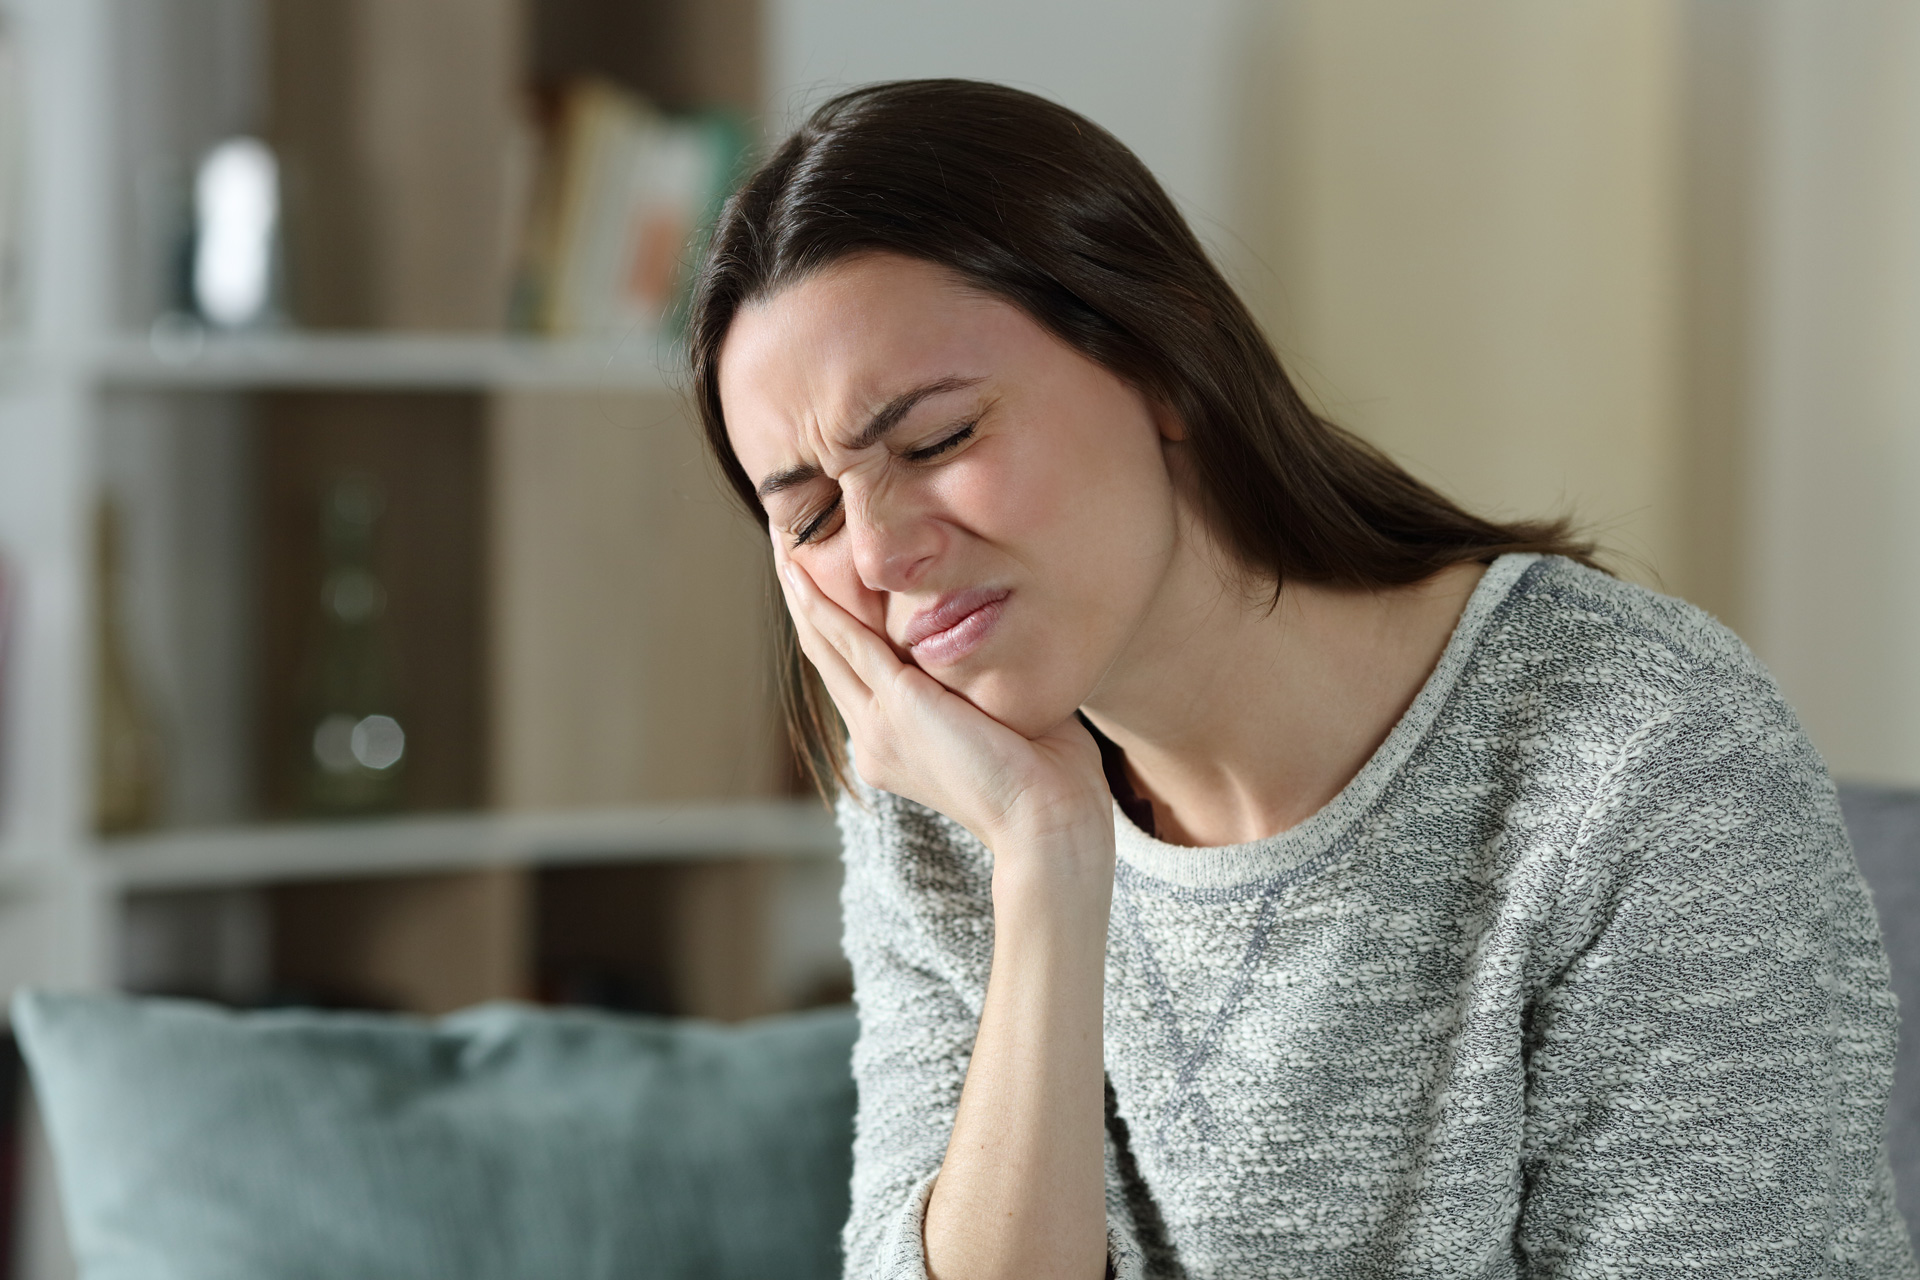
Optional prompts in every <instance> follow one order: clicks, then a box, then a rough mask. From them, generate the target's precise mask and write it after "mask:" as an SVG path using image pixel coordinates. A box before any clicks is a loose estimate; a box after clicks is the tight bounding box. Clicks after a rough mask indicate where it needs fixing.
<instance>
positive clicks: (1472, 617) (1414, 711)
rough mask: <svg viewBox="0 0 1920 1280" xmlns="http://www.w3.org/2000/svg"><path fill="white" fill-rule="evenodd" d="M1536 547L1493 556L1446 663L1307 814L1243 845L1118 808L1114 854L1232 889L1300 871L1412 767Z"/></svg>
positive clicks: (1194, 882) (1175, 880) (1166, 874)
mask: <svg viewBox="0 0 1920 1280" xmlns="http://www.w3.org/2000/svg"><path fill="white" fill-rule="evenodd" d="M1540 558H1541V557H1540V556H1539V555H1538V554H1537V553H1534V552H1512V553H1509V554H1507V555H1503V556H1500V557H1498V558H1497V559H1495V560H1494V562H1493V563H1492V564H1491V565H1489V566H1487V571H1486V572H1485V573H1484V574H1482V575H1481V576H1480V581H1479V582H1478V583H1476V584H1475V585H1474V588H1473V593H1472V594H1471V595H1469V596H1468V597H1467V604H1466V608H1464V609H1462V610H1461V611H1460V618H1459V620H1458V621H1457V622H1455V623H1454V626H1453V633H1452V634H1451V635H1450V636H1449V637H1448V638H1447V644H1446V648H1444V649H1443V650H1441V652H1440V661H1439V662H1437V663H1435V664H1434V668H1433V670H1432V671H1431V672H1429V673H1428V675H1427V679H1426V682H1425V683H1424V684H1422V685H1421V686H1420V692H1419V693H1417V694H1415V695H1414V699H1413V702H1412V703H1411V704H1409V705H1408V707H1407V709H1406V711H1405V712H1403V713H1402V714H1401V716H1400V719H1399V721H1398V722H1397V723H1395V725H1394V726H1393V729H1392V731H1391V732H1389V733H1388V734H1387V737H1386V740H1385V741H1383V742H1382V743H1381V744H1380V746H1379V747H1378V748H1377V749H1375V751H1374V753H1373V755H1372V756H1370V757H1368V759H1367V762H1366V763H1365V764H1364V765H1362V766H1361V767H1360V772H1358V773H1356V774H1355V775H1354V776H1353V777H1352V778H1351V779H1349V780H1348V782H1347V785H1346V786H1344V787H1342V788H1341V789H1340V793H1339V794H1338V795H1336V796H1334V798H1333V799H1331V800H1329V801H1328V802H1327V803H1326V804H1325V805H1323V806H1322V807H1321V808H1320V809H1319V810H1318V811H1317V812H1316V813H1314V814H1313V815H1312V816H1311V817H1309V818H1307V819H1306V820H1304V821H1302V822H1300V823H1298V824H1296V825H1294V826H1291V827H1289V828H1287V829H1286V830H1285V831H1281V832H1278V833H1276V834H1274V835H1271V836H1267V837H1265V838H1264V839H1260V840H1250V841H1247V842H1246V843H1244V844H1223V845H1200V846H1195V845H1178V844H1168V843H1167V842H1166V841H1164V840H1159V839H1156V838H1155V837H1153V836H1150V835H1148V834H1147V833H1146V832H1144V831H1142V830H1141V829H1140V828H1139V827H1138V826H1136V825H1134V823H1133V821H1132V820H1131V819H1130V818H1128V817H1127V815H1126V814H1125V813H1124V812H1123V811H1122V810H1121V808H1120V806H1119V804H1118V803H1116V804H1115V805H1114V807H1113V826H1114V843H1115V853H1116V855H1117V856H1118V858H1119V860H1120V862H1121V863H1122V864H1124V865H1125V866H1127V867H1129V868H1131V869H1132V870H1134V871H1138V872H1141V873H1143V874H1145V875H1148V876H1151V877H1153V878H1154V879H1156V880H1164V881H1167V882H1169V883H1171V884H1176V885H1180V886H1183V887H1186V888H1195V889H1231V888H1237V887H1239V886H1242V885H1246V884H1249V883H1253V882H1256V881H1266V880H1271V879H1272V878H1273V877H1275V876H1280V875H1285V874H1287V873H1289V872H1292V871H1296V870H1298V869H1299V868H1301V867H1303V866H1304V865H1306V864H1307V863H1309V862H1311V861H1313V859H1314V858H1316V857H1317V856H1318V855H1320V854H1321V853H1323V852H1325V851H1326V850H1327V849H1328V848H1329V847H1331V846H1332V844H1333V842H1334V841H1335V840H1337V839H1338V838H1339V837H1340V835H1341V833H1343V832H1344V831H1346V830H1347V828H1348V827H1350V826H1352V825H1353V823H1354V821H1355V820H1356V819H1358V818H1359V817H1360V815H1362V814H1363V813H1365V812H1366V811H1367V810H1369V809H1370V808H1372V807H1373V805H1374V803H1375V801H1377V800H1378V799H1379V798H1380V794H1381V792H1383V791H1384V790H1385V789H1386V787H1387V784H1388V783H1389V782H1391V781H1392V780H1393V779H1394V777H1395V776H1397V775H1398V774H1399V773H1400V771H1401V770H1402V769H1403V768H1404V767H1405V765H1406V763H1407V760H1408V758H1409V757H1410V756H1412V754H1413V750H1414V748H1415V747H1417V746H1419V745H1420V743H1421V741H1422V740H1423V739H1425V738H1426V736H1427V733H1428V731H1429V730H1431V729H1432V728H1433V725H1434V722H1435V721H1436V720H1437V719H1438V718H1439V716H1440V711H1441V708H1442V707H1444V706H1445V705H1446V702H1447V699H1448V697H1449V695H1451V694H1452V692H1453V690H1454V687H1455V686H1456V685H1457V684H1459V682H1460V676H1461V674H1462V672H1464V671H1465V670H1466V666H1467V660H1468V658H1469V657H1470V656H1471V655H1472V653H1473V651H1474V649H1475V647H1476V646H1477V645H1478V643H1479V640H1480V637H1481V635H1482V634H1483V633H1484V632H1485V630H1486V626H1487V622H1488V620H1489V619H1491V618H1492V616H1493V615H1494V613H1495V612H1496V611H1497V610H1498V609H1499V607H1500V606H1501V604H1502V603H1504V602H1505V600H1506V599H1507V596H1508V595H1509V594H1510V593H1511V592H1512V590H1513V587H1514V584H1515V583H1517V582H1518V581H1519V580H1520V577H1521V575H1522V574H1524V573H1525V572H1526V571H1527V568H1528V567H1529V566H1530V565H1532V564H1533V562H1534V561H1536V560H1539V559H1540Z"/></svg>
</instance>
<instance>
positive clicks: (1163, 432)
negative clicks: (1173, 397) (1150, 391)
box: [1147, 399, 1187, 443]
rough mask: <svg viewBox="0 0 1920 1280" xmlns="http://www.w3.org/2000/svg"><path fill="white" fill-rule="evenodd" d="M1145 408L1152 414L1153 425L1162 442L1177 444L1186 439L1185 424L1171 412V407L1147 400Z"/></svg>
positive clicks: (1160, 402)
mask: <svg viewBox="0 0 1920 1280" xmlns="http://www.w3.org/2000/svg"><path fill="white" fill-rule="evenodd" d="M1147 408H1148V410H1149V411H1150V412H1151V413H1152V414H1153V425H1154V426H1155V427H1156V428H1157V429H1158V430H1159V432H1160V438H1161V439H1162V440H1165V441H1168V442H1169V443H1178V442H1180V441H1184V440H1185V439H1186V438H1187V424H1186V422H1185V421H1184V420H1183V419H1182V418H1181V417H1180V415H1179V414H1177V413H1175V412H1174V411H1173V406H1172V405H1169V404H1166V403H1164V402H1162V401H1160V400H1156V399H1149V400H1148V401H1147Z"/></svg>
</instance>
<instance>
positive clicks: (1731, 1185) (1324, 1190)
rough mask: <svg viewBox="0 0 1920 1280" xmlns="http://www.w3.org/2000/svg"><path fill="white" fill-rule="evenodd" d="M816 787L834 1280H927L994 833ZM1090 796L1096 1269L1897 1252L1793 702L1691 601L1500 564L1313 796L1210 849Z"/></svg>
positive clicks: (1875, 1032) (1883, 974) (1864, 937)
mask: <svg viewBox="0 0 1920 1280" xmlns="http://www.w3.org/2000/svg"><path fill="white" fill-rule="evenodd" d="M839 816H840V821H841V826H842V829H843V832H844V835H845V840H846V861H847V881H846V890H845V897H844V905H845V911H846V946H847V952H848V955H849V957H850V958H851V960H852V962H853V966H854V978H855V992H856V999H857V1001H858V1004H859V1009H860V1017H861V1034H860V1039H859V1041H858V1043H857V1045H856V1047H855V1050H854V1072H855V1076H856V1079H857V1080H858V1083H859V1092H860V1106H859V1116H858V1124H857V1138H856V1142H855V1149H854V1185H853V1213H852V1217H851V1219H850V1221H849V1222H848V1224H847V1228H846V1232H845V1237H844V1239H845V1244H846V1253H847V1274H848V1275H849V1276H850V1277H856V1278H858V1280H874V1278H880V1280H923V1278H924V1277H925V1275H926V1264H925V1257H924V1253H923V1251H922V1247H921V1218H922V1215H923V1214H924V1211H925V1204H926V1194H927V1191H928V1189H929V1188H930V1187H931V1185H932V1179H933V1176H934V1175H935V1173H936V1172H937V1170H938V1169H939V1166H940V1162H941V1159H942V1157H943V1155H944V1151H945V1146H946V1141H947V1136H948V1134H949V1132H950V1131H951V1128H952V1123H953V1115H954V1109H955V1105H956V1103H957V1101H958V1099H959V1094H960V1087H961V1084H962V1082H963V1081H964V1080H965V1076H966V1069H967V1060H968V1054H969V1051H970V1049H971V1046H972V1042H973V1036H974V1031H975V1028H976V1027H977V1025H978V1021H979V1016H980V1010H981V1007H982V1004H983V1001H984V997H985V993H986V984H987V976H988V970H989V967H990V962H991V958H992V949H993V915H992V906H991V898H990V887H991V876H992V860H991V856H990V855H989V853H988V852H987V850H986V849H984V848H983V847H982V846H981V845H980V844H979V842H977V841H976V840H974V839H973V838H972V837H971V836H970V835H968V834H967V832H966V831H965V830H964V829H962V828H960V827H959V826H958V825H957V824H955V823H953V822H952V821H950V820H949V819H947V818H945V817H942V816H941V815H939V814H936V813H933V812H931V811H929V810H927V809H925V808H923V807H921V806H918V805H915V804H912V803H910V802H907V801H904V800H901V799H899V798H898V797H895V796H890V795H886V794H882V793H876V792H872V791H864V793H863V794H862V795H859V796H849V797H843V798H842V800H841V803H840V806H839ZM1115 819H1116V836H1117V845H1118V854H1119V862H1118V869H1117V872H1116V878H1115V886H1114V905H1113V913H1112V918H1111V922H1110V925H1109V928H1108V942H1107V977H1106V1005H1105V1020H1106V1026H1105V1032H1106V1041H1105V1045H1106V1064H1107V1075H1108V1080H1109V1086H1110V1087H1109V1099H1108V1116H1109V1119H1108V1187H1109V1192H1108V1215H1109V1232H1108V1234H1109V1241H1110V1249H1111V1257H1112V1262H1113V1264H1114V1269H1115V1272H1116V1274H1117V1275H1118V1276H1119V1277H1121V1280H1146V1278H1148V1277H1152V1278H1155V1280H1158V1278H1160V1277H1173V1276H1182V1275H1184V1276H1191V1277H1196V1278H1198V1277H1228V1276H1233V1277H1240V1276H1249V1277H1251V1276H1274V1277H1291V1278H1301V1277H1322V1276H1324V1277H1333V1276H1353V1277H1363V1276H1364V1277H1378V1276H1436V1277H1438V1276H1445V1277H1450V1278H1456V1280H1457V1278H1460V1277H1499V1276H1541V1277H1544V1276H1554V1277H1562V1276H1565V1277H1573V1276H1581V1277H1585V1276H1594V1277H1599V1276H1607V1277H1621V1276H1680V1275H1685V1276H1688V1277H1693V1278H1695V1280H1699V1278H1703V1277H1732V1276H1740V1277H1759V1276H1792V1277H1829V1276H1831V1277H1839V1276H1847V1277H1906V1278H1910V1277H1914V1276H1915V1275H1916V1274H1917V1273H1916V1270H1915V1266H1914V1260H1913V1256H1912V1252H1911V1249H1910V1246H1909V1244H1908V1241H1907V1235H1906V1230H1905V1227H1904V1225H1903V1223H1902V1222H1901V1220H1900V1217H1899V1214H1898V1212H1897V1211H1896V1210H1895V1208H1894V1203H1893V1186H1892V1178H1891V1175H1890V1174H1889V1172H1888V1163H1887V1156H1886V1145H1885V1138H1884V1127H1883V1126H1884V1115H1885V1110H1886V1101H1887V1094H1888V1090H1889V1088H1890V1086H1891V1082H1892V1072H1893V1058H1894V1046H1895V1040H1896V1032H1897V1016H1896V1010H1895V1004H1894V998H1893V995H1892V992H1891V990H1890V988H1889V985H1888V977H1887V963H1886V957H1885V953H1884V951H1883V949H1882V947H1881V943H1880V935H1879V930H1878V926H1877V924H1876V922H1875V919H1874V914H1873V906H1872V902H1871V900H1870V898H1869V896H1868V893H1867V890H1866V887H1865V885H1864V884H1863V882H1862V881H1861V879H1860V876H1859V873H1858V871H1857V870H1856V869H1855V866H1854V861H1853V854H1852V851H1851V849H1850V847H1849V845H1848V843H1847V837H1846V832H1845V829H1844V828H1843V827H1842V825H1841V820H1840V813H1839V808H1838V805H1837V803H1836V800H1835V797H1834V791H1833V785H1832V782H1831V781H1830V779H1829V778H1828V775H1827V772H1826V768H1825V766H1824V765H1823V764H1822V762H1821V760H1820V758H1819V756H1818V755H1817V754H1816V753H1815V751H1814V749H1813V747H1812V746H1811V745H1810V744H1809V743H1808V741H1807V739H1806V736H1805V734H1804V733H1803V732H1802V731H1801V728H1800V726H1799V723H1798V721H1797V720H1796V718H1795V717H1794V714H1793V711H1792V710H1791V708H1789V707H1788V705H1787V703H1786V702H1785V700H1784V699H1783V698H1782V697H1781V695H1780V692H1779V690H1778V688H1777V687H1776V686H1775V684H1774V682H1773V680H1772V678H1771V677H1770V676H1769V675H1768V674H1767V672H1766V671H1765V669H1764V668H1763V667H1762V666H1761V665H1760V663H1759V662H1758V661H1757V660H1756V659H1755V658H1754V657H1753V655H1752V654H1751V653H1750V652H1748V650H1747V649H1746V648H1745V647H1744V646H1743V645H1742V644H1741V643H1740V641H1739V640H1738V639H1736V638H1735V637H1734V636H1733V635H1732V634H1731V633H1730V632H1728V631H1727V630H1726V629H1725V628H1723V627H1721V626H1720V625H1719V624H1717V623H1715V622H1714V621H1713V620H1712V619H1711V618H1709V617H1708V616H1707V615H1705V614H1703V613H1701V612H1700V611H1699V610H1697V609H1695V608H1693V607H1691V606H1689V605H1687V604H1684V603H1682V602H1680V601H1677V600H1673V599H1669V598H1667V597H1665V596H1661V595H1658V594H1656V593H1654V592H1651V591H1648V590H1646V589H1644V588H1641V587H1637V586H1633V585H1630V584H1627V583H1623V582H1619V581H1617V580H1615V579H1612V578H1609V577H1607V576H1605V575H1604V574H1600V573H1597V572H1595V571H1593V570H1589V569H1586V568H1583V567H1581V566H1579V565H1577V564H1575V563H1573V562H1571V561H1568V560H1564V559H1560V558H1558V557H1546V558H1542V557H1537V556H1530V555H1511V556H1504V557H1502V558H1501V559H1500V560H1498V561H1497V562H1496V563H1495V564H1494V565H1493V566H1492V567H1491V568H1490V569H1489V570H1488V571H1487V573H1486V575H1485V576H1484V577H1483V578H1482V580H1481V582H1480V583H1479V585H1478V587H1477V588H1476V589H1475V591H1474V593H1473V596H1472V598H1471V600H1470V601H1469V603H1468V605H1467V608H1466V610H1465V612H1464V613H1463V615H1462V617H1461V619H1460V621H1459V623H1458V625H1457V626H1456V628H1455V630H1454V633H1453V636H1452V637H1451V639H1450V640H1449V642H1448V645H1447V648H1446V650H1445V652H1444V654H1443V656H1442V657H1441V660H1440V662H1439V664H1438V665H1437V667H1436V668H1435V670H1434V672H1433V673H1432V675H1431V676H1430V677H1429V678H1428V680H1427V682H1426V684H1425V685H1424V686H1423V688H1422V690H1421V692H1420V694H1419V695H1418V697H1417V698H1416V699H1415V700H1414V703H1413V705H1412V706H1411V707H1410V708H1409V709H1408V710H1407V712H1406V714H1405V715H1404V716H1403V717H1402V718H1401V720H1400V722H1399V723H1398V724H1397V725H1396V726H1395V727H1394V729H1393V731H1392V733H1391V734H1390V735H1389V736H1388V738H1387V740H1386V741H1385V743H1383V744H1382V745H1381V747H1380V749H1379V750H1378V751H1377V752H1375V754H1374V756H1373V758H1372V759H1371V760H1369V761H1368V763H1367V764H1366V766H1365V767H1364V768H1363V769H1362V770H1361V772H1360V773H1359V774H1358V775H1357V776H1356V777H1355V778H1354V779H1353V780H1352V781H1351V782H1350V783H1349V784H1348V785H1347V787H1346V788H1345V789H1344V790H1343V791H1342V792H1341V793H1340V795H1339V796H1338V797H1336V798H1335V799H1334V800H1333V801H1332V802H1331V803H1330V804H1328V805H1327V806H1326V807H1325V808H1324V809H1322V810H1321V811H1320V812H1319V813H1317V814H1315V815H1314V816H1313V817H1312V818H1310V819H1309V820H1307V821H1306V822H1304V823H1302V824H1300V825H1299V826H1297V827H1294V828H1292V829H1290V830H1288V831H1285V832H1282V833H1281V834H1279V835H1277V836H1274V837H1272V838H1270V839H1266V840H1260V841H1255V842H1253V843H1250V844H1244V845H1232V846H1225V847H1220V848H1183V847H1178V846H1173V845H1168V844H1164V843H1162V842H1160V841H1157V840H1155V839H1153V838H1152V837H1151V836H1148V835H1146V834H1145V833H1143V832H1141V831H1140V830H1139V829H1137V828H1135V827H1134V826H1133V825H1132V824H1131V823H1129V822H1127V821H1126V820H1125V818H1124V817H1122V816H1120V815H1119V814H1118V812H1117V810H1116V815H1115Z"/></svg>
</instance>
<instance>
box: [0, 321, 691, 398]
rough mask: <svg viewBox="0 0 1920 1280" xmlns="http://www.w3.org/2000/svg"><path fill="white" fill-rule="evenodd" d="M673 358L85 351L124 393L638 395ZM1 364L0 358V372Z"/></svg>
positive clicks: (576, 344)
mask: <svg viewBox="0 0 1920 1280" xmlns="http://www.w3.org/2000/svg"><path fill="white" fill-rule="evenodd" d="M673 359H674V355H673V352H672V351H671V350H670V349H663V348H662V347H660V346H659V345H657V344H656V343H655V342H654V341H653V340H652V339H651V338H650V337H648V336H644V335H642V336H636V337H635V338H634V339H633V340H632V341H630V342H600V341H565V340H545V339H538V338H515V337H490V336H476V335H468V334H391V335H389V334H378V335H369V334H335V333H327V334H300V333H270V334H263V335H258V336H252V335H249V336H241V337H233V336H223V335H208V334H206V333H204V332H203V331H200V330H194V329H187V330H184V331H182V330H177V329H176V330H168V329H166V328H160V329H157V330H156V331H155V332H153V333H152V334H148V335H124V336H120V337H117V338H114V339H110V340H109V341H107V342H105V343H103V344H102V345H101V346H99V347H98V348H97V349H96V350H94V351H93V352H92V353H91V354H90V359H89V360H88V361H87V362H86V363H87V368H88V371H89V372H90V373H91V374H92V376H93V377H94V378H95V379H97V380H98V382H99V383H101V384H102V385H104V386H108V387H114V388H121V389H129V390H167V389H172V390H214V391H257V390H268V389H277V388H289V389H291V388H325V387H336V388H353V389H355V390H406V391H508V390H514V391H520V390H533V391H549V390H559V391H639V392H671V391H674V390H676V389H677V383H676V380H675V374H674V372H673V370H672V363H671V362H672V361H673ZM5 367H6V364H5V361H4V356H0V370H4V369H5Z"/></svg>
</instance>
